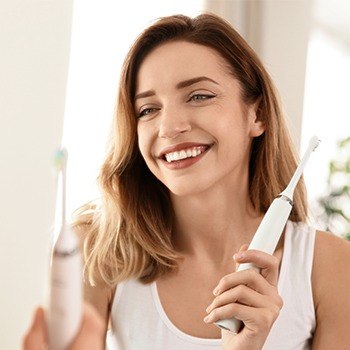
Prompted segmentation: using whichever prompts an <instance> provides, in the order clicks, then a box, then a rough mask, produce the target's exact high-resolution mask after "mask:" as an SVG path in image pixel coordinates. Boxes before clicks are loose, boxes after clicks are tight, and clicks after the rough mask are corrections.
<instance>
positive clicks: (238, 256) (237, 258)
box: [233, 252, 244, 260]
mask: <svg viewBox="0 0 350 350" xmlns="http://www.w3.org/2000/svg"><path fill="white" fill-rule="evenodd" d="M243 258H244V254H243V253H241V252H238V253H236V254H235V255H234V256H233V259H235V260H240V259H243Z"/></svg>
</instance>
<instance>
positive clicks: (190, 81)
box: [176, 76, 219, 89]
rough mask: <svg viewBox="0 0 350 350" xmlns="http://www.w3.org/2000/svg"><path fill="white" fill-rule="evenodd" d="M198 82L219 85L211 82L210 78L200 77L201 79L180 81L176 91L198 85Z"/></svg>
mask: <svg viewBox="0 0 350 350" xmlns="http://www.w3.org/2000/svg"><path fill="white" fill-rule="evenodd" d="M200 81H210V82H212V83H214V84H217V85H219V83H217V82H216V81H215V80H213V79H211V78H208V77H205V76H201V77H195V78H191V79H187V80H184V81H181V82H179V83H178V84H176V88H177V89H182V88H184V87H187V86H190V85H193V84H196V83H198V82H200Z"/></svg>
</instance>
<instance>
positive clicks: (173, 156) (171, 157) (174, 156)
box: [165, 147, 202, 163]
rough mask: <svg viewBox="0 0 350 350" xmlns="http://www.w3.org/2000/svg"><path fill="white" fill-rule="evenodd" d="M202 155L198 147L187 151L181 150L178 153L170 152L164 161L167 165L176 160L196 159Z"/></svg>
mask: <svg viewBox="0 0 350 350" xmlns="http://www.w3.org/2000/svg"><path fill="white" fill-rule="evenodd" d="M201 153H202V151H201V149H200V148H199V147H194V148H189V149H187V150H181V151H179V152H171V153H167V154H166V155H165V159H166V161H167V162H168V163H171V162H173V161H176V160H181V159H186V158H190V157H192V158H193V157H197V156H198V155H200V154H201Z"/></svg>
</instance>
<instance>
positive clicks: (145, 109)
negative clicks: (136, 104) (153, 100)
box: [138, 108, 157, 118]
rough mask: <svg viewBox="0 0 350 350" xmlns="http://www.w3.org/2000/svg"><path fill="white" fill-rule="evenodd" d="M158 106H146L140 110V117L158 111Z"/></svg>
mask: <svg viewBox="0 0 350 350" xmlns="http://www.w3.org/2000/svg"><path fill="white" fill-rule="evenodd" d="M156 110H157V108H144V109H142V110H141V111H140V112H139V115H138V118H141V117H144V116H146V115H149V114H151V113H153V112H154V111H156Z"/></svg>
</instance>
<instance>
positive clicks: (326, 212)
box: [318, 137, 350, 240]
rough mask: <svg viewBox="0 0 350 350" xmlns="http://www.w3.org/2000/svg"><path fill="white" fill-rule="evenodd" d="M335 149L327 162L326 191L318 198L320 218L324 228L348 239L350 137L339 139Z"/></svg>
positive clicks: (349, 217) (349, 230)
mask: <svg viewBox="0 0 350 350" xmlns="http://www.w3.org/2000/svg"><path fill="white" fill-rule="evenodd" d="M337 150H338V152H337V156H336V158H335V159H332V160H331V161H330V163H329V175H328V189H327V192H326V194H325V195H324V196H323V197H321V198H319V200H318V203H319V205H320V206H321V208H322V214H321V215H320V219H321V220H322V221H323V222H324V223H325V226H326V230H328V231H331V232H334V233H337V234H339V235H341V236H343V237H344V238H346V239H348V240H350V137H348V138H346V139H343V140H341V141H339V142H338V145H337Z"/></svg>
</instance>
